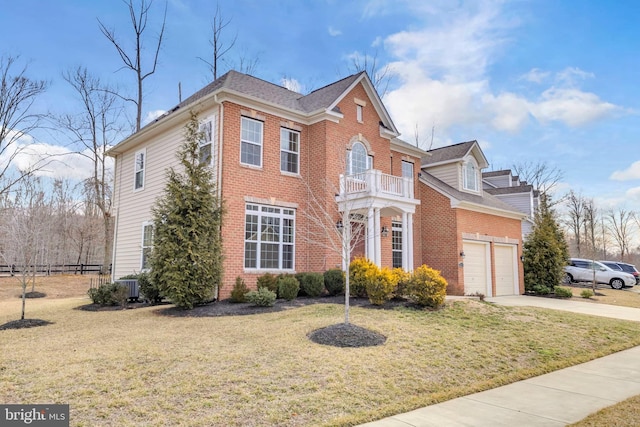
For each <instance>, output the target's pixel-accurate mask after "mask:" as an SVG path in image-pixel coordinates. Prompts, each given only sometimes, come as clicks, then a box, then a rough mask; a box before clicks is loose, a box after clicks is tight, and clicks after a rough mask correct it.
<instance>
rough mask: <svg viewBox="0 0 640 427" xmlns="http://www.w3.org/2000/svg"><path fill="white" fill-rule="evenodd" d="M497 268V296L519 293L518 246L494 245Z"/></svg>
mask: <svg viewBox="0 0 640 427" xmlns="http://www.w3.org/2000/svg"><path fill="white" fill-rule="evenodd" d="M493 253H494V256H495V269H496V296H500V295H517V294H518V293H519V292H518V288H517V283H518V269H517V267H516V266H517V264H516V254H517V253H518V252H517V251H516V246H514V245H494V246H493Z"/></svg>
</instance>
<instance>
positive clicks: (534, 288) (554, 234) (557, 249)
mask: <svg viewBox="0 0 640 427" xmlns="http://www.w3.org/2000/svg"><path fill="white" fill-rule="evenodd" d="M523 255H524V262H523V265H524V287H525V290H526V291H527V292H533V293H536V294H549V293H551V292H553V290H554V288H555V286H557V285H559V284H560V282H561V281H562V278H563V275H564V271H563V267H564V266H565V265H566V264H567V260H568V258H569V249H568V246H567V242H566V240H565V238H564V234H563V233H562V230H561V229H560V227H559V225H558V222H557V220H556V218H555V212H554V211H553V210H552V209H551V208H550V207H549V203H548V200H547V198H546V197H545V196H543V197H541V198H540V208H539V210H538V214H537V215H536V219H535V224H534V226H533V230H532V232H531V234H529V237H528V238H527V241H526V242H525V243H524V247H523Z"/></svg>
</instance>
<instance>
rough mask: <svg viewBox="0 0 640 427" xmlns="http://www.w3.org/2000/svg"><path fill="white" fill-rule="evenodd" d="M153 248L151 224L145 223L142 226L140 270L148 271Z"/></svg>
mask: <svg viewBox="0 0 640 427" xmlns="http://www.w3.org/2000/svg"><path fill="white" fill-rule="evenodd" d="M152 248H153V223H152V222H145V223H144V224H142V260H141V261H140V266H141V268H142V270H149V268H150V267H151V266H150V265H149V256H150V255H151V249H152Z"/></svg>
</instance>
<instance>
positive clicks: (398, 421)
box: [362, 296, 640, 427]
mask: <svg viewBox="0 0 640 427" xmlns="http://www.w3.org/2000/svg"><path fill="white" fill-rule="evenodd" d="M487 301H489V302H492V303H495V304H504V305H511V306H535V307H543V308H551V309H556V310H565V311H571V312H575V313H583V314H592V315H596V316H604V317H613V318H618V319H625V320H635V321H639V322H640V309H634V308H628V307H617V306H611V305H605V304H594V303H587V302H579V301H567V300H555V299H550V298H539V297H530V296H513V297H496V298H487ZM638 394H640V347H634V348H631V349H629V350H625V351H621V352H618V353H614V354H612V355H609V356H605V357H601V358H600V359H595V360H592V361H590V362H587V363H583V364H580V365H576V366H572V367H569V368H565V369H561V370H559V371H555V372H551V373H549V374H545V375H541V376H538V377H534V378H530V379H528V380H524V381H518V382H516V383H513V384H509V385H506V386H503V387H498V388H495V389H492V390H487V391H483V392H481V393H476V394H471V395H469V396H464V397H460V398H457V399H453V400H449V401H447V402H443V403H439V404H437V405H431V406H427V407H425V408H421V409H417V410H415V411H411V412H407V413H404V414H399V415H394V416H392V417H389V418H384V419H382V420H379V421H374V422H370V423H367V424H363V425H362V426H367V427H412V426H413V427H426V426H438V427H443V426H444V427H449V426H492V427H493V426H509V427H511V426H565V425H567V424H570V423H574V422H577V421H580V420H581V419H583V418H584V417H586V416H587V415H589V414H591V413H593V412H596V411H598V410H600V409H602V408H605V407H607V406H611V405H614V404H616V403H618V402H621V401H623V400H625V399H627V398H629V397H632V396H636V395H638Z"/></svg>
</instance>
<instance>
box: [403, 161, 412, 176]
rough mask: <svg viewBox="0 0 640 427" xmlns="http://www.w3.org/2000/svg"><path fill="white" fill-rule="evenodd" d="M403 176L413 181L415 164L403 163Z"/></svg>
mask: <svg viewBox="0 0 640 427" xmlns="http://www.w3.org/2000/svg"><path fill="white" fill-rule="evenodd" d="M402 176H403V177H405V178H411V179H413V163H411V162H405V161H404V160H403V161H402Z"/></svg>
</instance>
